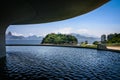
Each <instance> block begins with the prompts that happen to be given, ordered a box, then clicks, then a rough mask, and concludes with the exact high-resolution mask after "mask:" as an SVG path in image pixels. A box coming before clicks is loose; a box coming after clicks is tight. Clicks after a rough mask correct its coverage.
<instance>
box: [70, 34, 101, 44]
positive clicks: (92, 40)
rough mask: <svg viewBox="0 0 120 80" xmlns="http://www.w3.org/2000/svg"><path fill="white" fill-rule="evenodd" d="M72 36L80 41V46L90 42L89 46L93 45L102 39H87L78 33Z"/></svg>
mask: <svg viewBox="0 0 120 80" xmlns="http://www.w3.org/2000/svg"><path fill="white" fill-rule="evenodd" d="M71 35H73V36H75V37H76V38H77V39H78V43H79V44H80V43H81V42H85V41H88V43H89V44H92V43H93V42H94V41H100V38H97V37H87V36H83V35H80V34H76V33H71Z"/></svg>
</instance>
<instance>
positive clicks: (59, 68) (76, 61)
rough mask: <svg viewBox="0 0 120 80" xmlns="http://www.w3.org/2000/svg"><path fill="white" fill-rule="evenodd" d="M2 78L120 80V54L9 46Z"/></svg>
mask: <svg viewBox="0 0 120 80" xmlns="http://www.w3.org/2000/svg"><path fill="white" fill-rule="evenodd" d="M6 56H7V57H6V63H5V65H4V66H3V65H2V67H1V70H0V71H1V72H0V78H1V79H0V80H2V79H7V80H14V79H19V80H33V79H34V80H120V53H116V52H109V51H97V50H93V49H84V48H67V47H45V46H7V54H6Z"/></svg>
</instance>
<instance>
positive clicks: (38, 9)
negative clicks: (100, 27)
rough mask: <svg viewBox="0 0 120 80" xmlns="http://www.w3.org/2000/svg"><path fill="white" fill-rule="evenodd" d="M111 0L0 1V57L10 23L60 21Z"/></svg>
mask: <svg viewBox="0 0 120 80" xmlns="http://www.w3.org/2000/svg"><path fill="white" fill-rule="evenodd" d="M107 1H109V0H16V1H15V0H9V1H7V0H4V2H0V57H3V56H5V31H6V29H7V27H8V26H9V25H11V24H12V25H19V24H36V23H46V22H52V21H59V20H64V19H68V18H72V17H75V16H79V15H82V14H85V13H87V12H89V11H91V10H94V9H96V8H98V7H100V6H101V5H103V4H104V3H106V2H107Z"/></svg>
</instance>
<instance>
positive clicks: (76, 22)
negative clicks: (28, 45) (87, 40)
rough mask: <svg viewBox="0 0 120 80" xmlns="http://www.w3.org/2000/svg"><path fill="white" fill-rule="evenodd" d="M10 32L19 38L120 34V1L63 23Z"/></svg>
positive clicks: (18, 27)
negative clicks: (49, 35)
mask: <svg viewBox="0 0 120 80" xmlns="http://www.w3.org/2000/svg"><path fill="white" fill-rule="evenodd" d="M9 31H11V32H12V33H13V34H14V35H17V36H19V35H22V36H32V35H36V36H45V35H46V34H49V33H63V34H70V33H77V34H81V35H84V36H94V37H100V36H101V35H102V34H106V35H107V34H110V33H120V0H111V1H109V2H108V3H106V4H104V5H103V6H101V7H99V8H97V9H95V10H93V11H91V12H89V13H86V14H83V15H80V16H77V17H74V18H71V19H67V20H63V21H57V22H50V23H42V24H32V25H10V26H9V27H8V28H7V31H6V33H8V32H9Z"/></svg>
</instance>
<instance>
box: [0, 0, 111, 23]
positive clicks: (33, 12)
mask: <svg viewBox="0 0 120 80" xmlns="http://www.w3.org/2000/svg"><path fill="white" fill-rule="evenodd" d="M107 1H109V0H16V1H15V0H14V1H13V0H9V1H7V0H6V2H0V22H1V23H7V24H36V23H46V22H52V21H59V20H64V19H69V18H72V17H75V16H79V15H82V14H85V13H87V12H89V11H91V10H94V9H96V8H98V7H100V6H101V5H103V4H104V3H106V2H107Z"/></svg>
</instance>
